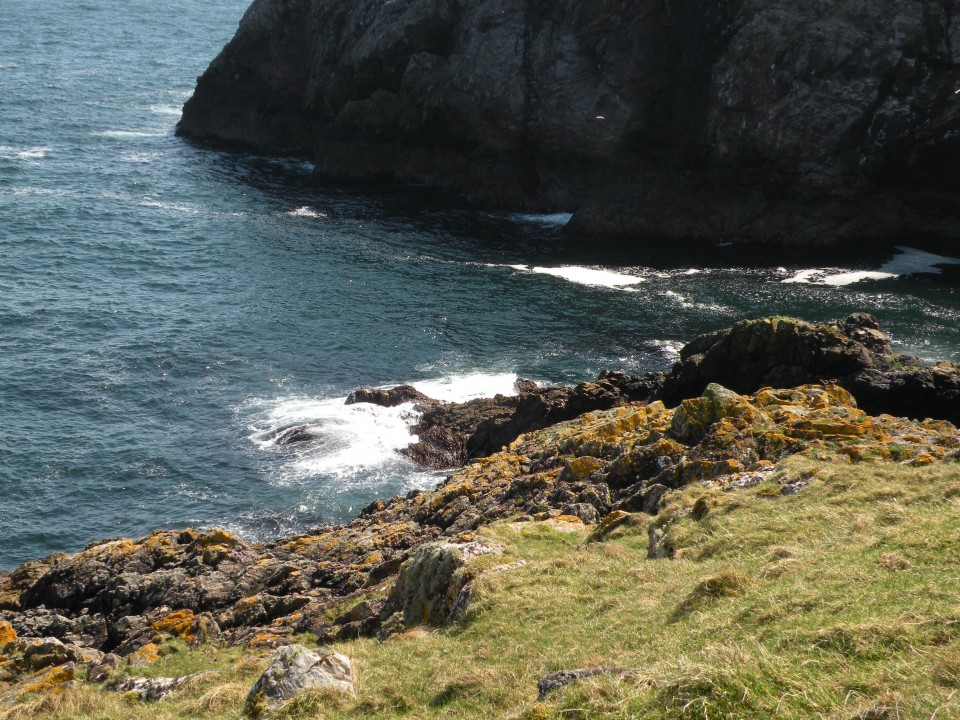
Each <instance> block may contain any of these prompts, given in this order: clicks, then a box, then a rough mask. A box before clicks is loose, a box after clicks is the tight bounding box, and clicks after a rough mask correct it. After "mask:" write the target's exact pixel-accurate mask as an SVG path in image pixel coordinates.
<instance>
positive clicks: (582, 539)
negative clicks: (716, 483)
mask: <svg viewBox="0 0 960 720" xmlns="http://www.w3.org/2000/svg"><path fill="white" fill-rule="evenodd" d="M778 472H779V473H780V474H781V479H788V478H793V477H799V476H801V475H804V476H807V477H810V478H811V482H810V485H809V486H808V487H806V488H804V489H803V490H801V491H800V492H799V493H797V494H796V495H791V496H775V495H774V494H773V493H771V491H770V487H769V486H768V485H764V486H762V487H761V488H755V489H753V490H743V491H734V492H729V493H720V492H716V491H710V490H707V489H705V488H702V487H693V488H688V489H686V490H684V491H681V492H678V493H675V494H674V496H673V497H672V499H671V500H670V502H669V504H668V507H667V508H666V509H665V510H664V513H663V514H662V517H661V518H660V519H659V520H660V522H662V523H665V524H666V526H667V528H668V529H667V535H668V538H669V543H670V546H671V547H672V549H673V553H674V557H673V558H672V559H662V560H648V559H647V524H646V522H635V521H634V522H628V523H624V524H622V525H621V526H619V527H617V528H615V529H614V530H613V531H612V532H610V533H609V534H608V535H607V536H606V537H605V538H603V539H602V540H601V541H598V542H588V541H587V540H588V535H587V533H582V534H577V533H565V532H560V531H557V530H553V529H551V528H550V527H549V526H547V525H544V524H539V523H535V524H529V523H528V524H523V525H520V524H518V525H516V526H513V525H510V524H508V523H501V524H497V525H494V526H491V527H489V528H486V529H484V531H483V534H484V535H487V536H489V537H492V538H493V539H495V540H496V541H498V542H499V543H501V544H502V545H503V546H504V547H505V548H506V556H505V557H501V558H491V557H485V558H481V559H480V562H483V563H484V564H486V565H496V564H499V563H507V562H510V561H511V560H514V559H518V558H522V559H524V560H526V561H527V563H528V564H527V565H525V566H522V567H517V568H514V569H511V570H508V571H506V572H498V573H493V572H488V573H484V574H483V575H481V577H480V579H479V580H478V581H477V583H476V589H475V593H474V599H473V602H472V604H471V607H470V610H469V612H468V614H467V617H466V618H465V619H464V621H463V622H462V623H460V624H458V625H456V626H453V627H450V628H447V629H444V630H426V629H415V630H412V631H410V632H407V633H406V634H404V635H400V636H396V637H394V638H393V639H391V640H389V641H387V642H385V643H378V642H376V641H374V640H359V641H354V642H349V643H341V644H338V645H337V646H336V649H337V650H339V651H341V652H344V653H346V654H347V655H350V656H351V657H352V658H353V661H354V667H355V670H356V673H357V678H358V683H357V689H358V693H357V696H356V698H346V697H342V696H338V697H333V696H330V695H329V694H323V693H320V694H311V695H308V696H305V697H303V698H301V699H299V700H298V701H297V703H296V704H294V705H291V706H289V707H288V708H286V709H285V710H284V711H283V712H282V713H280V714H278V717H284V718H288V719H289V720H295V719H299V718H318V719H319V718H323V719H327V718H329V719H331V720H332V719H333V718H366V717H370V718H424V719H426V718H451V719H452V718H465V719H466V718H471V719H472V718H484V717H488V718H500V717H506V718H517V719H518V720H519V719H520V718H529V719H531V720H532V719H537V720H547V719H550V718H557V719H560V718H563V719H567V718H624V719H625V718H650V719H651V720H667V719H670V720H676V719H677V718H691V719H692V718H697V719H706V720H710V719H713V718H729V719H733V718H758V719H759V718H764V719H767V718H797V719H799V718H824V719H827V720H831V719H834V718H836V719H837V720H855V719H859V720H867V719H869V718H872V719H875V720H876V719H881V718H890V719H894V718H924V719H925V720H928V719H932V720H945V719H949V718H960V465H958V464H955V463H954V464H937V465H932V466H929V467H926V468H919V469H913V468H904V467H900V466H897V465H893V464H889V465H878V466H869V465H860V466H852V465H839V464H837V465H833V466H829V465H816V464H813V463H810V462H804V461H800V462H798V461H794V462H793V463H791V464H788V465H787V466H786V467H785V468H784V469H780V470H779V471H778ZM695 505H696V506H697V512H696V513H691V510H692V509H693V508H694V506H695ZM694 515H695V516H696V517H698V518H699V519H698V520H695V519H693V516H694ZM267 662H268V654H263V655H253V654H250V653H249V651H243V650H240V649H214V648H203V649H198V650H183V651H182V652H178V653H175V654H173V655H170V656H167V657H165V658H164V659H163V660H162V661H161V662H160V663H158V664H157V665H156V666H154V667H151V668H149V669H148V670H147V671H145V673H144V674H150V675H176V674H183V673H185V672H195V671H198V670H204V669H207V670H210V669H212V670H215V674H210V675H205V676H201V677H200V678H199V679H198V680H197V682H196V683H195V684H194V685H193V686H191V687H189V688H188V689H186V690H184V691H183V692H181V693H179V694H178V695H176V696H173V697H171V698H169V699H167V700H164V701H162V702H161V703H157V704H153V705H149V706H143V705H138V704H135V703H131V702H129V701H127V700H125V699H123V698H120V697H118V696H116V695H115V694H110V693H108V692H103V691H100V690H98V689H96V688H91V687H88V686H84V687H81V688H79V689H77V690H73V691H70V692H67V693H62V694H59V695H52V696H49V697H47V698H41V699H31V700H28V701H27V702H25V703H23V704H21V705H19V706H15V707H13V708H11V709H8V710H6V711H0V718H2V719H3V720H8V719H10V718H26V717H31V718H34V717H43V718H71V719H73V720H93V719H94V718H97V719H99V718H103V719H104V720H106V719H107V718H109V719H110V720H125V719H127V718H145V717H150V718H187V717H189V718H238V717H240V714H241V711H242V706H243V700H244V697H245V695H246V691H247V689H248V688H249V687H250V685H252V684H253V682H254V680H255V679H256V677H257V676H258V674H259V672H260V671H261V670H262V669H263V668H264V667H265V666H266V664H267ZM598 666H610V667H621V668H632V669H634V672H632V673H630V674H628V675H625V676H618V677H612V676H599V677H595V678H591V679H587V680H583V681H581V682H579V683H575V684H573V685H570V686H568V687H567V688H565V689H564V690H561V691H559V692H557V693H554V694H552V695H550V696H548V697H547V698H546V700H545V701H543V702H540V703H537V702H536V694H537V689H536V684H537V680H538V679H539V678H540V676H541V675H543V674H544V673H547V672H551V671H555V670H562V669H570V668H576V667H598Z"/></svg>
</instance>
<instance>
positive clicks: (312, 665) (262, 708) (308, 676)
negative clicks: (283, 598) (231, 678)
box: [245, 645, 354, 718]
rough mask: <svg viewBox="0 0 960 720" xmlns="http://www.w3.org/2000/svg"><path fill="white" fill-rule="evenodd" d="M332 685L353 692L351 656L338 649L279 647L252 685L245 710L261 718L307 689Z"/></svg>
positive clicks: (343, 690) (342, 690) (334, 688)
mask: <svg viewBox="0 0 960 720" xmlns="http://www.w3.org/2000/svg"><path fill="white" fill-rule="evenodd" d="M313 688H317V689H319V688H330V689H332V690H336V691H340V692H345V693H350V694H351V695H352V694H353V692H354V688H353V666H352V664H351V662H350V658H348V657H347V656H346V655H342V654H340V653H335V652H320V653H316V652H314V651H313V650H310V649H308V648H305V647H304V646H303V645H288V646H286V647H284V648H281V649H280V650H279V651H277V654H276V655H275V656H274V658H273V662H272V663H270V667H268V668H267V669H266V670H265V671H264V673H263V675H261V676H260V678H259V679H258V680H257V682H256V683H255V684H254V686H253V687H252V688H251V689H250V694H249V695H248V696H247V703H246V707H245V710H246V713H247V714H248V715H250V716H251V717H254V718H258V717H260V716H261V715H263V714H264V713H265V712H266V711H268V710H272V709H274V708H276V707H278V706H280V705H282V704H283V703H284V702H286V701H288V700H290V699H292V698H293V697H295V696H296V695H298V694H299V693H301V692H303V691H304V690H310V689H313Z"/></svg>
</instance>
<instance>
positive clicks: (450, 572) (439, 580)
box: [384, 542, 501, 627]
mask: <svg viewBox="0 0 960 720" xmlns="http://www.w3.org/2000/svg"><path fill="white" fill-rule="evenodd" d="M499 552H501V551H500V550H499V549H498V548H496V547H493V546H491V545H488V544H485V543H482V542H470V543H437V544H430V545H426V546H424V547H421V548H420V549H419V550H417V552H416V553H415V554H414V555H413V557H411V558H410V559H409V560H407V561H406V562H405V563H404V564H403V566H402V567H401V568H400V573H399V575H398V576H397V581H396V583H394V586H393V589H392V590H391V591H390V597H389V598H388V600H387V605H386V608H385V610H384V614H385V615H389V614H391V613H393V612H398V613H400V614H401V615H402V616H403V624H404V625H405V626H406V627H412V626H414V625H419V624H432V625H444V624H446V623H448V622H449V621H450V620H452V619H454V617H455V615H456V613H457V612H458V611H462V610H463V609H464V608H465V607H466V603H467V600H468V595H469V587H470V582H471V580H472V579H473V574H472V573H471V571H470V569H469V567H468V563H469V562H470V560H472V559H473V558H475V557H480V556H482V555H490V554H492V553H499Z"/></svg>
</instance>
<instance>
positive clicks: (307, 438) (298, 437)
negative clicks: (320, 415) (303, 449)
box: [273, 425, 320, 445]
mask: <svg viewBox="0 0 960 720" xmlns="http://www.w3.org/2000/svg"><path fill="white" fill-rule="evenodd" d="M319 437H320V435H318V434H317V433H315V432H313V431H311V430H310V426H309V425H298V426H297V427H292V428H287V429H286V430H281V431H280V432H278V433H277V435H276V437H274V438H273V441H274V442H275V443H276V444H277V445H296V444H297V443H303V442H311V441H313V440H316V439H318V438H319Z"/></svg>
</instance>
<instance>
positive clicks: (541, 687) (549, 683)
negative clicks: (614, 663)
mask: <svg viewBox="0 0 960 720" xmlns="http://www.w3.org/2000/svg"><path fill="white" fill-rule="evenodd" d="M632 672H636V671H635V670H628V669H626V668H602V667H601V668H577V669H575V670H560V671H559V672H552V673H547V674H546V675H544V676H543V677H541V678H540V680H538V681H537V700H538V701H539V700H544V699H545V698H546V697H547V695H549V694H550V693H552V692H555V691H557V690H559V689H560V688H563V687H566V686H567V685H569V684H570V683H572V682H576V681H578V680H583V679H584V678H590V677H597V676H598V675H629V674H630V673H632Z"/></svg>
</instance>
